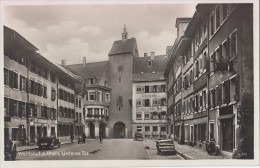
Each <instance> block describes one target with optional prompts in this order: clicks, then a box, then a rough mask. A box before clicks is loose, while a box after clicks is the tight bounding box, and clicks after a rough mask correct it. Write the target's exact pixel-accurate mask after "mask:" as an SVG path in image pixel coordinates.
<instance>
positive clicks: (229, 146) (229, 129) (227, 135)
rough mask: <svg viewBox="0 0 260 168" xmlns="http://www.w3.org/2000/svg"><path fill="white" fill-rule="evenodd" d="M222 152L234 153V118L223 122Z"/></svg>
mask: <svg viewBox="0 0 260 168" xmlns="http://www.w3.org/2000/svg"><path fill="white" fill-rule="evenodd" d="M221 132H222V133H221V137H222V138H221V140H222V141H221V143H222V150H224V151H229V152H232V151H233V141H234V137H233V118H230V119H224V120H221Z"/></svg>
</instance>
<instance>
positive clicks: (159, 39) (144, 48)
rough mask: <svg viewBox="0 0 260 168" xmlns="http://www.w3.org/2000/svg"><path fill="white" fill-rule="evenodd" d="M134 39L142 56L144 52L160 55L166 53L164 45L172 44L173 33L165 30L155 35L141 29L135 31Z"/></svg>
mask: <svg viewBox="0 0 260 168" xmlns="http://www.w3.org/2000/svg"><path fill="white" fill-rule="evenodd" d="M136 39H137V45H138V49H139V55H140V56H143V53H144V52H147V53H150V52H155V54H156V55H161V54H166V46H169V45H173V42H174V35H173V33H170V32H167V31H163V32H160V33H159V34H157V35H152V34H150V33H148V32H147V31H141V32H138V33H137V36H136ZM148 55H149V54H148Z"/></svg>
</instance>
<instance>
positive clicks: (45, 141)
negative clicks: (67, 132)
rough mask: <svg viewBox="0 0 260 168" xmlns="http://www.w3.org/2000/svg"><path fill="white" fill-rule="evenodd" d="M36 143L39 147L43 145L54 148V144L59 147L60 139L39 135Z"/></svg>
mask: <svg viewBox="0 0 260 168" xmlns="http://www.w3.org/2000/svg"><path fill="white" fill-rule="evenodd" d="M37 145H38V146H39V149H42V148H43V147H46V148H51V149H54V147H55V146H58V148H60V145H61V141H60V139H57V138H56V137H55V136H51V137H41V138H38V142H37Z"/></svg>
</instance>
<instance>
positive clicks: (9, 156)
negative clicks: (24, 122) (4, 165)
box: [4, 139, 17, 160]
mask: <svg viewBox="0 0 260 168" xmlns="http://www.w3.org/2000/svg"><path fill="white" fill-rule="evenodd" d="M4 145H5V148H4V154H5V156H4V159H5V160H15V159H16V153H17V152H16V144H15V143H14V142H12V141H11V140H10V139H8V140H6V139H5V142H4Z"/></svg>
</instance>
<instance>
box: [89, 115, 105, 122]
mask: <svg viewBox="0 0 260 168" xmlns="http://www.w3.org/2000/svg"><path fill="white" fill-rule="evenodd" d="M85 120H86V121H104V122H106V121H108V120H109V116H108V115H107V116H106V115H99V114H98V115H92V114H87V116H86V117H85Z"/></svg>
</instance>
